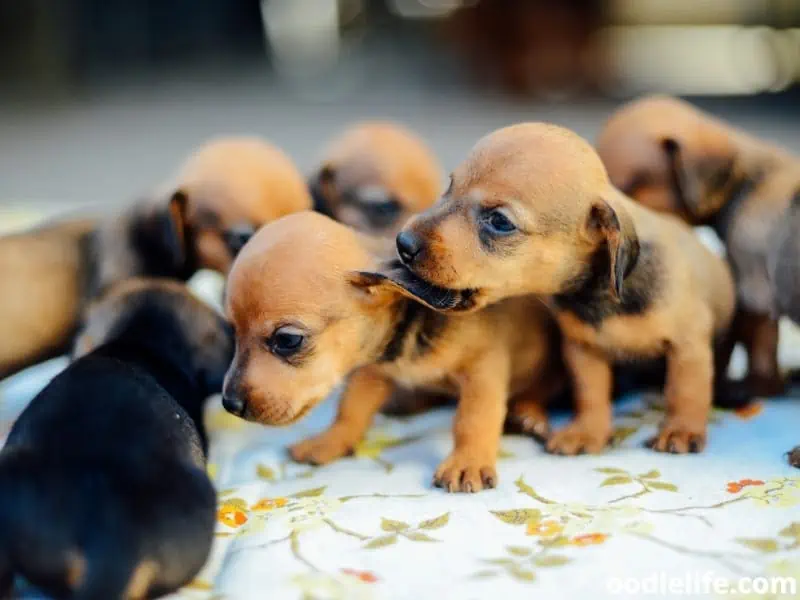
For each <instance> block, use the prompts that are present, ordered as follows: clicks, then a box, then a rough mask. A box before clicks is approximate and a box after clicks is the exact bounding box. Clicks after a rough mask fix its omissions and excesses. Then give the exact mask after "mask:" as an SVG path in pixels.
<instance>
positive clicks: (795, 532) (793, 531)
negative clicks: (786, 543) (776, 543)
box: [778, 521, 800, 542]
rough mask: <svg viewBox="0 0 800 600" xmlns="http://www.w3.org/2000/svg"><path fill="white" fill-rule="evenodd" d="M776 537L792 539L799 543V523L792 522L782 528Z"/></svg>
mask: <svg viewBox="0 0 800 600" xmlns="http://www.w3.org/2000/svg"><path fill="white" fill-rule="evenodd" d="M778 535H782V536H784V537H790V538H794V539H795V540H797V541H798V542H800V523H798V522H796V521H795V522H794V523H792V524H791V525H789V526H788V527H784V528H783V529H781V530H780V531H779V532H778Z"/></svg>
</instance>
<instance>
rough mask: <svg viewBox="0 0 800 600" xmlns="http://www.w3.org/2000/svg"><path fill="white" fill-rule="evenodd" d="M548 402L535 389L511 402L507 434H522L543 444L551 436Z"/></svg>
mask: <svg viewBox="0 0 800 600" xmlns="http://www.w3.org/2000/svg"><path fill="white" fill-rule="evenodd" d="M546 404H547V400H546V398H545V397H544V396H542V395H541V394H540V393H537V391H536V390H535V389H530V390H527V391H525V392H524V393H523V394H521V395H519V396H517V397H516V398H514V399H513V400H512V401H511V405H510V406H509V408H508V415H507V416H506V423H505V432H506V433H520V434H522V435H527V436H530V437H532V438H534V439H535V440H538V441H540V442H543V441H545V440H546V439H547V437H548V436H549V435H550V421H549V417H548V416H547V410H546Z"/></svg>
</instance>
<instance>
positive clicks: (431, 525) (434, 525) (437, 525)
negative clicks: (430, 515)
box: [419, 512, 450, 530]
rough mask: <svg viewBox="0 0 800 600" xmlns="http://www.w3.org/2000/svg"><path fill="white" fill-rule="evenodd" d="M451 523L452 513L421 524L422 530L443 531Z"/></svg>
mask: <svg viewBox="0 0 800 600" xmlns="http://www.w3.org/2000/svg"><path fill="white" fill-rule="evenodd" d="M449 521H450V513H449V512H446V513H444V514H443V515H441V516H439V517H436V518H435V519H428V520H427V521H423V522H422V523H420V524H419V528H420V529H428V530H430V529H441V528H442V527H444V526H445V525H447V523H448V522H449Z"/></svg>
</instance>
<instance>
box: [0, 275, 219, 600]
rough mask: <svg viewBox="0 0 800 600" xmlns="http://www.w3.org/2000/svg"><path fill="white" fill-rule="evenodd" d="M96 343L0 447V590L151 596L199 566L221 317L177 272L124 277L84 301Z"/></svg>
mask: <svg viewBox="0 0 800 600" xmlns="http://www.w3.org/2000/svg"><path fill="white" fill-rule="evenodd" d="M88 328H89V329H90V330H92V332H93V335H95V336H96V339H95V341H96V343H97V346H96V347H95V348H94V349H93V350H92V351H91V352H89V353H88V354H84V355H82V356H80V357H79V358H77V360H75V362H73V363H72V364H71V365H70V366H69V367H67V369H66V370H65V371H63V372H62V373H61V374H60V375H58V376H56V378H55V379H53V381H52V382H51V383H50V384H49V385H48V386H47V387H46V388H45V389H44V390H43V391H42V392H41V393H40V394H39V395H38V396H37V397H36V398H34V400H33V401H32V403H31V404H30V406H29V407H28V408H27V409H26V410H25V411H24V412H23V413H22V415H21V416H20V418H19V420H18V421H17V422H16V423H15V424H14V426H13V428H12V430H11V433H10V434H9V438H8V441H7V444H6V446H5V448H4V449H3V450H2V452H0V583H2V590H0V597H5V596H4V592H5V593H8V591H9V590H10V587H11V585H12V579H13V577H14V576H15V575H20V576H24V577H25V578H27V579H28V580H29V581H30V582H31V583H33V584H34V585H36V586H37V587H39V588H41V589H42V590H44V591H46V592H47V593H49V594H51V595H54V596H56V597H69V598H74V599H76V600H88V599H97V600H100V599H102V600H114V599H122V598H152V597H157V596H161V595H163V594H167V593H170V592H172V591H174V590H176V589H178V588H179V587H181V586H182V585H184V584H186V583H188V582H189V581H191V579H192V578H193V577H194V576H195V575H196V574H197V572H198V571H199V570H200V568H201V567H202V566H203V564H204V562H205V560H206V558H207V556H208V552H209V550H210V546H211V541H212V539H213V530H214V523H215V504H216V497H215V492H214V489H213V487H212V485H211V482H210V481H209V479H208V477H207V476H206V474H205V447H204V443H203V440H204V439H205V435H204V433H203V422H202V406H203V403H204V401H205V399H206V398H207V397H208V396H209V395H211V394H213V393H217V392H219V390H220V389H221V386H222V378H223V376H224V373H225V369H227V367H228V364H229V363H230V359H231V357H232V354H233V337H232V332H231V329H230V327H229V326H228V324H227V323H226V322H225V321H224V320H223V319H222V317H220V316H219V315H217V314H216V313H215V312H214V311H213V310H212V309H211V308H208V307H206V306H205V305H204V304H202V303H201V302H200V301H199V300H196V299H195V298H193V297H192V296H191V295H190V294H189V292H188V291H187V290H186V288H185V287H184V286H182V285H180V284H177V283H170V282H163V281H155V280H131V281H129V282H125V283H122V284H120V285H119V286H118V287H115V288H114V289H113V290H112V291H111V292H110V293H109V295H108V296H107V298H106V299H105V300H103V301H102V302H101V303H99V304H98V305H96V306H95V307H94V308H93V309H92V310H91V311H90V314H89V320H88Z"/></svg>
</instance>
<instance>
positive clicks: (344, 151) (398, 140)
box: [310, 122, 442, 237]
mask: <svg viewBox="0 0 800 600" xmlns="http://www.w3.org/2000/svg"><path fill="white" fill-rule="evenodd" d="M441 185H442V169H441V167H440V166H439V163H438V161H437V160H436V157H435V156H434V155H433V153H432V152H431V151H430V149H429V148H428V147H427V146H426V145H425V143H424V142H423V141H422V140H421V139H420V138H419V137H417V136H416V135H415V134H414V133H412V132H411V131H408V130H407V129H405V128H403V127H401V126H400V125H397V124H394V123H389V122H365V123H359V124H357V125H354V126H352V127H350V128H349V129H347V130H346V131H345V132H344V133H342V134H341V135H340V136H339V137H338V138H336V139H335V140H334V141H333V142H332V143H331V144H330V145H329V147H328V148H327V150H326V151H325V153H324V155H323V158H322V164H321V166H320V167H319V170H318V171H317V173H316V174H315V175H314V176H313V177H312V178H311V182H310V188H311V191H312V194H313V196H314V207H315V209H316V210H318V211H319V212H321V213H323V214H326V215H328V216H331V217H333V218H334V219H336V220H337V221H340V222H341V223H344V224H346V225H349V226H350V227H354V228H355V229H358V230H359V231H362V232H365V233H371V234H374V235H379V236H391V237H394V235H395V234H396V233H397V232H398V231H399V230H400V228H401V227H402V226H403V224H404V223H405V222H406V221H407V220H408V217H409V216H411V215H413V214H415V213H418V212H420V211H422V210H425V209H426V208H428V207H430V206H431V205H433V203H434V202H436V199H437V198H438V197H439V194H440V192H441Z"/></svg>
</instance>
